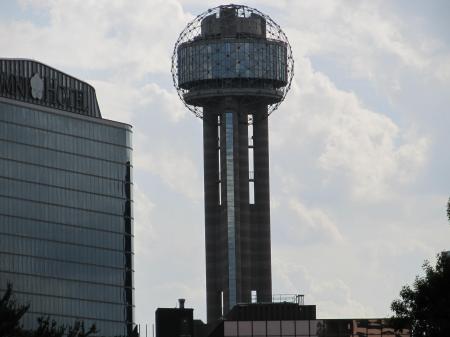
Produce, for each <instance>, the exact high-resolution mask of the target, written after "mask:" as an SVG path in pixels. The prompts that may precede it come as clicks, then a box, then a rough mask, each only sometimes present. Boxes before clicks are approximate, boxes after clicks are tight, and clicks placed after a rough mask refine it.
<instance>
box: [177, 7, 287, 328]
mask: <svg viewBox="0 0 450 337" xmlns="http://www.w3.org/2000/svg"><path fill="white" fill-rule="evenodd" d="M172 72H173V75H174V83H175V86H176V88H177V89H178V93H179V95H180V98H181V99H182V100H183V101H184V102H185V104H186V106H187V107H188V108H189V109H190V110H192V111H193V112H194V113H195V114H196V115H197V116H199V117H202V118H203V143H204V184H205V185H204V188H205V241H206V288H207V316H208V317H207V319H208V322H213V321H215V320H217V319H219V318H220V317H221V316H222V315H223V314H226V313H227V312H228V311H229V310H231V308H232V307H233V306H234V305H236V304H237V303H246V302H251V301H252V300H255V298H256V299H257V301H258V302H271V300H272V280H271V247H270V197H269V196H270V195H269V146H268V142H269V140H268V139H269V137H268V119H267V116H268V114H269V113H270V112H272V111H273V110H274V109H275V108H276V107H277V106H278V104H279V103H280V102H281V101H282V100H283V99H284V97H285V95H286V93H287V90H288V89H289V86H290V81H291V78H292V74H293V62H292V56H291V49H290V46H289V43H288V42H287V38H286V36H285V35H284V33H283V32H282V31H281V29H280V28H279V26H278V25H276V24H275V23H274V22H273V21H272V20H271V19H270V18H269V17H268V16H266V15H264V14H262V13H261V12H259V11H257V10H255V9H251V8H249V7H245V6H238V5H229V6H219V7H217V8H214V9H212V10H209V11H207V12H205V13H204V14H202V15H200V16H198V17H197V18H196V19H195V20H194V21H193V22H191V23H190V24H189V25H188V26H187V28H186V29H185V30H184V31H183V32H182V34H181V35H180V38H179V40H178V42H177V44H176V46H175V50H174V56H173V63H172Z"/></svg>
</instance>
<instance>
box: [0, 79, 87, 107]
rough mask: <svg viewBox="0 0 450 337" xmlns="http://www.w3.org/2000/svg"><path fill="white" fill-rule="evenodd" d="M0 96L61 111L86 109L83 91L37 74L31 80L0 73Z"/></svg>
mask: <svg viewBox="0 0 450 337" xmlns="http://www.w3.org/2000/svg"><path fill="white" fill-rule="evenodd" d="M0 96H3V97H8V98H13V99H18V100H23V101H27V102H30V103H37V104H42V105H47V106H53V107H56V108H58V109H62V110H76V111H80V112H86V111H87V109H88V107H87V99H86V97H85V96H86V94H85V92H84V91H83V90H79V89H76V88H71V87H67V86H65V85H63V84H62V83H59V82H58V81H57V80H56V79H52V78H47V77H41V75H40V74H39V73H37V72H36V73H35V74H34V75H33V76H32V77H31V78H29V77H24V76H20V75H16V74H9V73H6V72H0Z"/></svg>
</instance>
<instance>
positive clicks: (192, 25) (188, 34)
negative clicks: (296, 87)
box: [171, 4, 294, 118]
mask: <svg viewBox="0 0 450 337" xmlns="http://www.w3.org/2000/svg"><path fill="white" fill-rule="evenodd" d="M227 9H230V10H235V13H236V15H237V16H238V17H241V18H248V17H250V16H251V15H252V14H256V15H258V16H260V17H262V18H264V20H265V22H266V36H265V39H266V40H267V41H268V42H269V43H270V42H281V43H283V44H285V45H286V51H287V55H286V60H287V62H286V74H287V76H286V77H287V78H286V83H287V84H286V85H285V86H283V87H280V88H278V89H277V91H278V92H279V93H280V96H281V99H280V100H279V101H277V102H275V103H273V104H270V105H269V106H268V115H270V114H271V113H272V112H273V111H275V110H276V109H277V108H278V106H279V105H280V104H281V102H283V100H284V98H285V97H286V94H287V93H288V91H289V89H290V87H291V82H292V78H293V76H294V59H293V56H292V49H291V45H290V44H289V41H288V38H287V36H286V34H285V33H284V32H283V30H282V29H281V27H280V26H279V25H278V24H277V23H276V22H274V21H273V20H272V19H271V18H270V17H269V16H268V15H266V14H264V13H262V12H260V11H259V10H257V9H255V8H251V7H248V6H244V5H234V4H231V5H222V6H217V7H214V8H211V9H208V10H207V11H205V12H203V13H201V14H199V15H198V16H197V17H195V18H194V19H193V20H192V21H191V22H189V23H188V24H187V26H186V27H185V29H184V30H183V31H182V32H181V33H180V35H179V37H178V39H177V41H176V43H175V47H174V50H173V54H172V69H171V70H172V79H173V84H174V86H175V88H176V90H177V93H178V96H179V97H180V99H181V100H182V102H183V103H184V105H185V106H186V107H187V108H188V109H189V110H190V111H192V112H193V113H194V115H195V116H197V117H199V118H203V108H202V107H201V106H197V105H192V104H188V103H187V102H186V100H185V97H184V95H185V94H187V93H188V92H189V90H188V89H186V88H182V87H181V85H180V82H179V69H178V67H179V62H178V61H179V60H178V48H179V47H180V45H182V44H185V43H189V42H193V41H196V40H198V39H199V38H200V37H201V23H202V20H203V19H205V18H206V17H208V16H211V15H216V16H219V15H220V12H221V10H227Z"/></svg>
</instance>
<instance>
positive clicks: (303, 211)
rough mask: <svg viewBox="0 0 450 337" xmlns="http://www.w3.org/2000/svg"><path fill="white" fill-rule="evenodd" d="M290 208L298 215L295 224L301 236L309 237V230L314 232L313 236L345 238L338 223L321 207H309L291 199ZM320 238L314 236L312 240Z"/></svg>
mask: <svg viewBox="0 0 450 337" xmlns="http://www.w3.org/2000/svg"><path fill="white" fill-rule="evenodd" d="M289 208H290V209H291V210H292V211H294V213H295V214H296V215H297V217H298V222H297V221H296V222H295V225H294V226H293V227H294V228H293V229H294V232H295V231H299V232H300V233H299V234H300V235H298V236H299V237H302V236H303V240H305V238H304V236H305V235H306V236H307V237H306V239H308V232H312V233H313V236H319V237H324V238H325V239H326V240H331V241H335V242H341V241H343V240H344V238H343V237H342V234H341V233H340V232H339V229H338V227H337V226H336V224H335V223H334V222H333V221H332V220H331V219H330V217H329V216H328V215H327V214H326V213H325V212H324V211H323V210H321V209H318V208H307V207H306V206H305V205H303V204H302V203H301V202H300V201H298V200H295V199H291V200H290V201H289ZM319 240H320V239H317V238H314V239H313V240H311V241H312V242H317V241H319Z"/></svg>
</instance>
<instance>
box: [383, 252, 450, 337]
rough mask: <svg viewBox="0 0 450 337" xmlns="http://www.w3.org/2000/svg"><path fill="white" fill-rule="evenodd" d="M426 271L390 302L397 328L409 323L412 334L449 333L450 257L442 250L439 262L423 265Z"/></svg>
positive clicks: (422, 336)
mask: <svg viewBox="0 0 450 337" xmlns="http://www.w3.org/2000/svg"><path fill="white" fill-rule="evenodd" d="M423 270H424V272H425V275H424V276H422V277H419V276H417V277H416V279H415V281H414V283H413V285H412V286H404V287H403V288H402V290H401V291H400V299H396V300H394V301H393V302H392V304H391V309H392V311H393V312H394V317H393V318H392V321H393V324H394V326H395V327H396V328H401V327H404V326H410V327H411V329H412V330H411V332H412V337H419V336H420V337H449V336H450V257H449V256H448V255H447V254H446V253H440V254H438V257H437V263H436V266H435V267H433V266H432V265H431V264H430V263H429V262H428V261H425V263H424V265H423Z"/></svg>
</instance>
